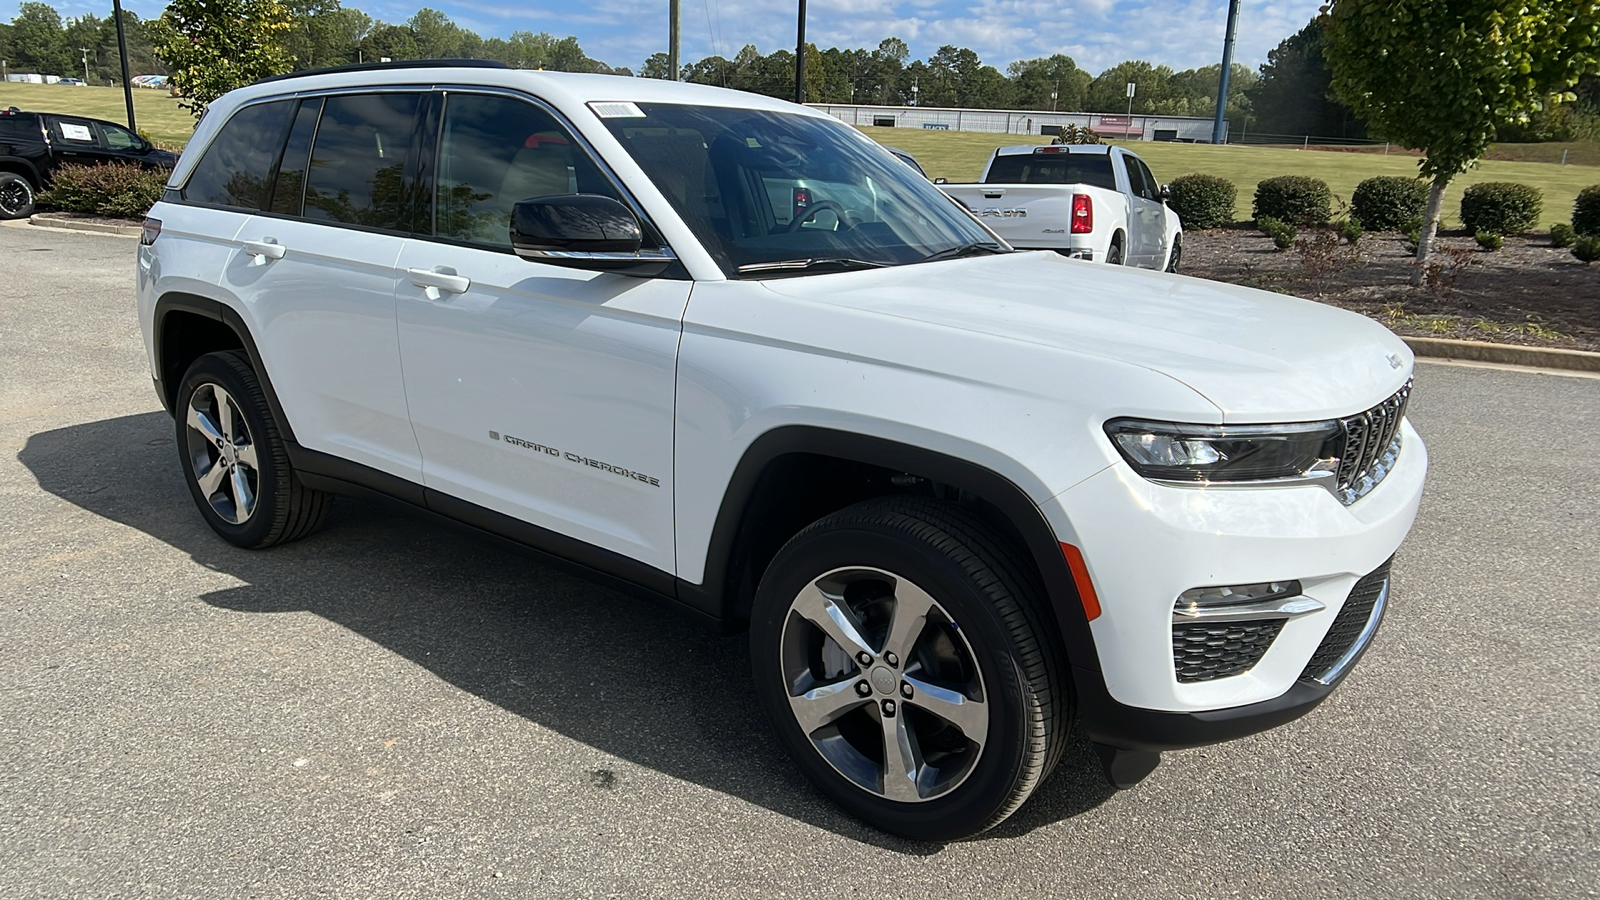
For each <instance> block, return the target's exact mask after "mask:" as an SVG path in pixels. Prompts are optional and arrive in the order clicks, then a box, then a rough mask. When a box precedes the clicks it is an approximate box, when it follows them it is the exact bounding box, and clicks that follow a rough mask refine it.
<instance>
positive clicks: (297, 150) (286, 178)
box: [271, 97, 322, 216]
mask: <svg viewBox="0 0 1600 900" xmlns="http://www.w3.org/2000/svg"><path fill="white" fill-rule="evenodd" d="M321 114H322V98H321V97H316V98H313V99H310V100H303V101H301V103H300V110H299V111H298V112H296V113H295V115H294V125H293V126H292V127H290V129H289V142H288V143H286V144H284V145H283V162H281V163H279V164H278V177H277V179H276V180H275V182H274V183H273V188H272V206H271V209H272V211H273V212H275V213H284V214H285V215H291V216H298V215H300V201H301V199H302V198H303V197H304V196H305V192H306V163H307V161H308V160H309V159H310V158H311V138H312V136H313V135H315V134H316V131H317V117H318V116H319V115H321Z"/></svg>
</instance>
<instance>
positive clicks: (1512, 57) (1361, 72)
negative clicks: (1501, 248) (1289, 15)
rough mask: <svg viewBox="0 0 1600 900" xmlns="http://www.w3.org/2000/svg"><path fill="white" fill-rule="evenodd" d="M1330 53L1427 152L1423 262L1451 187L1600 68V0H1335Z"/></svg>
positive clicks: (1355, 100) (1347, 88)
mask: <svg viewBox="0 0 1600 900" xmlns="http://www.w3.org/2000/svg"><path fill="white" fill-rule="evenodd" d="M1325 28H1326V37H1327V47H1326V49H1325V51H1324V52H1325V54H1326V56H1327V59H1328V64H1329V67H1330V68H1331V69H1332V72H1333V89H1334V92H1335V93H1337V94H1338V95H1339V97H1340V99H1342V100H1343V101H1344V102H1345V103H1347V104H1349V106H1350V108H1351V109H1353V110H1355V111H1356V112H1357V113H1358V114H1359V115H1362V116H1364V117H1365V118H1366V119H1367V121H1368V123H1369V124H1370V125H1371V127H1372V129H1373V130H1374V131H1376V132H1378V133H1379V134H1382V135H1383V136H1384V137H1386V138H1388V139H1390V140H1393V141H1396V142H1398V143H1400V144H1403V145H1405V146H1407V147H1411V148H1414V149H1417V150H1421V151H1422V152H1423V153H1424V154H1426V155H1425V156H1424V157H1423V159H1422V161H1421V162H1420V163H1419V164H1418V167H1419V169H1420V170H1421V173H1422V177H1424V178H1426V179H1429V180H1430V181H1431V182H1432V183H1433V184H1432V189H1431V190H1430V192H1429V195H1428V212H1427V221H1426V223H1425V224H1424V226H1423V229H1422V236H1421V240H1419V241H1417V269H1416V271H1415V272H1414V273H1413V275H1412V284H1420V283H1421V282H1422V277H1423V268H1422V267H1423V266H1424V265H1426V263H1427V261H1428V256H1429V254H1430V252H1431V251H1432V249H1433V237H1434V234H1435V233H1436V232H1437V231H1438V228H1439V217H1440V214H1441V212H1442V211H1443V209H1444V193H1445V188H1447V187H1448V186H1449V184H1450V180H1451V179H1452V178H1454V177H1455V176H1456V175H1459V174H1460V173H1462V172H1465V171H1466V170H1467V168H1468V167H1469V166H1471V165H1472V164H1473V163H1475V162H1477V161H1478V160H1479V159H1481V158H1482V157H1483V155H1484V153H1485V152H1487V151H1488V149H1489V144H1490V142H1491V141H1493V140H1494V137H1495V132H1496V129H1498V128H1500V127H1503V126H1506V125H1510V124H1512V123H1515V122H1520V121H1526V120H1527V119H1528V117H1529V116H1530V115H1532V114H1533V113H1535V112H1537V111H1539V110H1541V109H1543V108H1544V107H1545V106H1546V104H1549V103H1554V102H1559V101H1560V99H1562V97H1563V95H1565V97H1567V98H1571V97H1572V95H1571V94H1570V93H1567V92H1568V91H1570V89H1571V88H1572V87H1573V86H1574V85H1575V84H1577V82H1578V79H1579V78H1580V77H1581V76H1583V75H1585V74H1589V73H1593V72H1595V71H1597V69H1600V4H1596V3H1588V2H1585V3H1575V2H1573V0H1332V3H1331V4H1330V7H1329V11H1328V14H1327V20H1326V24H1325Z"/></svg>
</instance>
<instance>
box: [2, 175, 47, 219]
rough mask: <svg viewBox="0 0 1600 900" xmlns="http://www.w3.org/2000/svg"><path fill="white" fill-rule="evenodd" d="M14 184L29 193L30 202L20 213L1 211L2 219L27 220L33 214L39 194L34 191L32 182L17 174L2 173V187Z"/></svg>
mask: <svg viewBox="0 0 1600 900" xmlns="http://www.w3.org/2000/svg"><path fill="white" fill-rule="evenodd" d="M12 182H16V183H17V184H20V185H22V188H23V190H25V191H27V192H28V202H27V204H26V205H24V206H23V208H22V210H21V211H20V212H14V213H13V212H7V211H5V210H4V209H0V219H5V220H14V219H26V218H27V217H28V216H30V215H32V214H33V210H34V206H35V203H36V201H37V200H38V198H39V192H38V191H36V190H34V188H33V183H32V182H30V181H29V180H28V179H26V178H24V177H22V176H21V175H18V174H16V173H15V172H0V187H3V186H4V185H7V184H11V183H12Z"/></svg>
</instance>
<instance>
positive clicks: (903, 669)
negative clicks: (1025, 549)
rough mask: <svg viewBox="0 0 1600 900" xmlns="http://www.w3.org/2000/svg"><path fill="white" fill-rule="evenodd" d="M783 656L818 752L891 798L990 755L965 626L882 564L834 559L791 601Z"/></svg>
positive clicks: (947, 784) (933, 786)
mask: <svg viewBox="0 0 1600 900" xmlns="http://www.w3.org/2000/svg"><path fill="white" fill-rule="evenodd" d="M780 648H781V649H780V653H781V655H782V659H781V660H780V664H781V669H782V672H783V677H784V682H785V687H786V688H787V692H788V696H789V709H790V711H791V712H792V713H793V714H794V718H795V721H796V723H798V724H799V726H800V730H801V731H803V732H804V733H805V734H806V736H807V737H808V738H809V739H810V740H811V744H812V746H813V747H815V748H816V750H817V752H818V753H820V754H821V755H822V757H823V758H824V759H826V760H827V761H828V763H829V765H831V766H833V768H834V769H835V770H836V771H838V773H839V774H840V775H843V776H844V777H845V778H848V779H849V780H850V781H851V782H853V783H854V784H855V785H856V786H858V787H860V788H861V789H863V790H865V791H868V792H869V793H872V794H876V795H878V796H880V797H883V798H885V799H888V800H893V801H897V802H901V803H917V802H921V801H926V800H932V799H934V798H936V797H939V796H941V795H943V794H945V793H947V792H948V791H950V790H952V789H954V788H955V787H957V786H958V785H960V784H961V783H962V782H963V781H965V780H966V778H967V776H968V775H970V774H971V773H972V771H973V768H974V767H975V766H976V764H977V762H978V758H979V757H980V756H981V755H982V754H983V747H984V742H985V741H986V740H987V736H988V732H989V706H988V702H987V694H986V693H985V691H984V683H983V673H982V671H981V670H980V669H979V667H978V664H977V658H976V656H975V655H974V654H973V652H972V647H971V645H970V644H968V642H967V639H966V637H965V635H963V634H962V632H961V628H960V626H959V625H958V624H957V623H956V622H955V621H954V620H953V619H952V618H951V617H950V614H949V613H947V612H946V611H945V609H944V607H942V606H940V605H939V603H938V601H936V600H934V599H933V598H932V597H931V596H929V595H928V593H927V592H926V591H924V590H922V589H921V588H919V587H917V586H916V585H915V584H912V583H911V582H910V581H907V580H906V579H904V578H901V577H900V576H898V575H895V574H893V573H890V572H886V571H883V570H882V569H873V568H865V567H852V568H843V569H834V570H833V571H830V572H828V573H826V574H824V575H822V576H821V577H820V578H817V579H816V580H815V581H813V582H812V583H811V584H809V585H807V586H806V587H805V589H803V590H802V591H801V592H800V594H799V595H798V596H797V597H795V598H794V601H793V602H792V603H791V604H790V607H789V614H788V616H787V618H786V620H785V622H784V625H783V636H782V639H781V643H780Z"/></svg>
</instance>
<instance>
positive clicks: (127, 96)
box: [111, 0, 139, 134]
mask: <svg viewBox="0 0 1600 900" xmlns="http://www.w3.org/2000/svg"><path fill="white" fill-rule="evenodd" d="M111 6H112V7H113V12H114V14H115V15H116V17H117V55H118V56H120V57H122V98H123V99H124V100H126V101H127V103H128V130H129V131H131V132H133V133H134V134H138V133H139V126H138V125H136V124H135V123H134V121H133V82H132V81H130V80H129V79H128V37H127V35H126V34H124V33H123V31H122V0H111Z"/></svg>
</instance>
